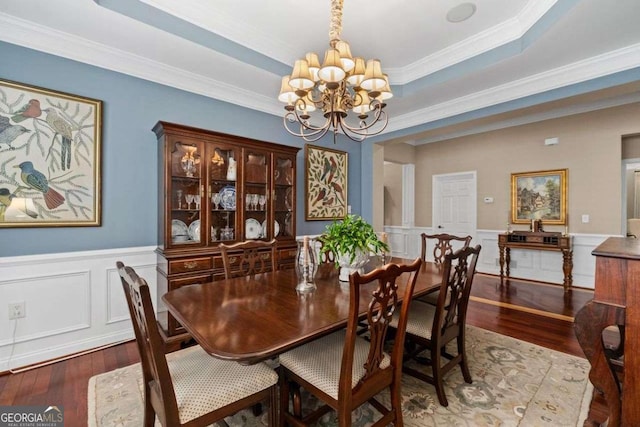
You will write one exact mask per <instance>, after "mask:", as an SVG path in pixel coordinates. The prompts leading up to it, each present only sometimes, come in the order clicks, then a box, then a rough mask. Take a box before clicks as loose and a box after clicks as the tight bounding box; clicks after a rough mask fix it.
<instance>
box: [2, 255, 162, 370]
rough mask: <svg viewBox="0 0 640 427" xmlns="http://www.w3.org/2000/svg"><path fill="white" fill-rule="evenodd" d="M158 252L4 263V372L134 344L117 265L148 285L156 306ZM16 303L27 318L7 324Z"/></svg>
mask: <svg viewBox="0 0 640 427" xmlns="http://www.w3.org/2000/svg"><path fill="white" fill-rule="evenodd" d="M155 249H156V247H155V246H153V247H137V248H124V249H122V248H120V249H110V250H100V251H87V252H72V253H60V254H46V255H30V256H20V257H4V258H0V301H1V303H0V371H7V370H9V369H17V368H19V367H22V366H26V365H31V364H35V363H39V362H43V361H46V360H50V359H55V358H58V357H62V356H66V355H69V354H72V353H77V352H81V351H84V350H88V349H91V348H96V347H100V346H103V345H107V344H112V343H115V342H118V341H121V340H129V339H132V338H133V329H132V327H131V320H130V318H129V311H128V309H127V304H126V301H125V298H124V293H123V291H122V285H121V283H120V276H119V275H118V272H117V270H116V261H118V260H119V261H122V262H124V263H125V264H126V265H130V266H132V267H133V268H134V269H135V270H136V272H137V273H138V274H139V275H140V276H141V277H144V278H145V279H146V280H147V282H148V283H149V287H150V288H151V296H152V298H153V300H154V304H156V254H155V252H154V251H155ZM14 302H24V303H25V312H26V317H24V318H21V319H16V320H9V314H8V308H9V307H8V306H9V303H14ZM14 331H15V334H14Z"/></svg>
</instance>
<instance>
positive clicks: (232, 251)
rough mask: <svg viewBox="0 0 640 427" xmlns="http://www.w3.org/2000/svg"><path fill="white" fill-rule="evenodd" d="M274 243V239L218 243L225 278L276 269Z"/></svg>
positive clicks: (276, 261)
mask: <svg viewBox="0 0 640 427" xmlns="http://www.w3.org/2000/svg"><path fill="white" fill-rule="evenodd" d="M276 243H277V241H276V239H272V240H270V241H268V242H265V241H262V240H248V241H246V242H240V243H236V244H233V245H225V244H223V243H221V244H220V245H218V247H219V248H220V251H221V252H222V263H223V265H224V276H225V278H226V279H230V278H232V277H241V276H249V275H253V274H259V273H265V272H267V271H276V270H277V264H278V260H277V258H276Z"/></svg>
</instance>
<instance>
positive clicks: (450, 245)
mask: <svg viewBox="0 0 640 427" xmlns="http://www.w3.org/2000/svg"><path fill="white" fill-rule="evenodd" d="M420 238H421V239H422V253H421V255H420V258H422V261H423V262H427V246H428V242H429V241H430V240H432V241H434V245H433V261H434V262H435V263H436V264H442V263H443V262H444V256H445V255H446V254H449V253H452V252H453V251H454V250H455V249H457V248H454V245H455V243H456V242H459V244H461V247H462V248H466V247H467V246H469V244H470V243H471V236H464V237H463V236H455V235H453V234H447V233H439V234H426V233H422V234H420Z"/></svg>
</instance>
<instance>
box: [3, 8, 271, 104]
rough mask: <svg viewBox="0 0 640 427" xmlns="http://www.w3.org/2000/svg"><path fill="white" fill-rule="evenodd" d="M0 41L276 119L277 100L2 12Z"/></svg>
mask: <svg viewBox="0 0 640 427" xmlns="http://www.w3.org/2000/svg"><path fill="white" fill-rule="evenodd" d="M0 26H1V27H2V28H4V30H3V31H2V32H0V40H2V41H4V42H7V43H11V44H16V45H19V46H23V47H26V48H30V49H34V50H38V51H41V52H44V53H48V54H52V55H56V56H60V57H63V58H67V59H71V60H74V61H78V62H82V63H85V64H90V65H94V66H96V67H100V68H104V69H107V70H110V71H115V72H118V73H123V74H127V75H130V76H133V77H138V78H141V79H144V80H149V81H152V82H155V83H160V84H162V85H166V86H170V87H174V88H177V89H182V90H185V91H188V92H193V93H196V94H200V95H204V96H207V97H210V98H214V99H218V100H221V101H225V102H229V103H232V104H236V105H239V106H241V107H245V108H250V109H252V110H257V111H261V112H265V113H268V114H273V115H282V107H281V106H280V105H279V104H278V102H277V100H276V99H275V98H273V99H272V98H271V97H267V96H264V95H260V94H256V93H255V92H251V91H248V90H245V89H241V88H238V87H235V86H232V85H229V84H226V83H223V82H220V81H218V80H215V79H212V78H208V77H204V76H202V75H199V74H195V73H191V72H188V71H185V70H182V69H179V68H176V67H173V66H170V65H167V64H164V63H161V62H158V61H153V60H150V59H148V58H144V57H142V56H139V55H134V54H131V53H129V52H125V51H122V50H120V49H115V48H113V47H110V46H106V45H104V44H101V43H96V42H94V41H91V40H87V39H84V38H80V37H77V36H74V35H71V34H68V33H65V32H62V31H58V30H55V29H52V28H50V27H46V26H42V25H37V24H34V23H33V22H30V21H26V20H23V19H19V18H16V17H14V16H11V15H8V14H5V13H1V12H0Z"/></svg>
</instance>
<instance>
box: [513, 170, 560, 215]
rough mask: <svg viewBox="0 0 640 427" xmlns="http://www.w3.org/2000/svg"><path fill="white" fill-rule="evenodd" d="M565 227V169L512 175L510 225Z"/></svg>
mask: <svg viewBox="0 0 640 427" xmlns="http://www.w3.org/2000/svg"><path fill="white" fill-rule="evenodd" d="M532 219H536V220H537V219H539V220H542V222H543V224H545V225H546V224H551V225H565V224H566V223H567V169H557V170H547V171H539V172H525V173H512V174H511V222H512V223H514V224H527V223H530V222H531V220H532Z"/></svg>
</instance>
